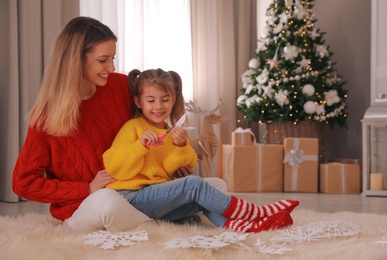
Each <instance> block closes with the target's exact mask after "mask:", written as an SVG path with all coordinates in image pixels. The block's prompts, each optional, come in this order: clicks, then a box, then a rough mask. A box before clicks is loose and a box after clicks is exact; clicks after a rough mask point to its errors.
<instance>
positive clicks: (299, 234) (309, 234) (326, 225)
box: [85, 221, 387, 255]
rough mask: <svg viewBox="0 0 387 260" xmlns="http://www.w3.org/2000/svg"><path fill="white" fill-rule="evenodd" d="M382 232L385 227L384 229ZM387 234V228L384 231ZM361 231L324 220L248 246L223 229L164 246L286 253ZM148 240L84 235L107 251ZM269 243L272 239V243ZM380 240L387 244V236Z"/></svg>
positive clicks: (145, 236) (134, 236)
mask: <svg viewBox="0 0 387 260" xmlns="http://www.w3.org/2000/svg"><path fill="white" fill-rule="evenodd" d="M381 231H383V230H381ZM383 232H384V233H386V232H385V231H383ZM359 233H360V230H359V228H358V226H356V225H354V224H353V223H351V222H346V221H325V222H314V223H310V224H307V225H304V226H294V227H291V228H287V229H283V230H278V231H276V232H275V234H276V235H277V236H276V237H273V238H271V239H270V240H269V241H267V242H266V241H262V240H260V239H259V238H258V239H257V240H256V242H255V243H254V244H253V245H252V246H248V245H246V244H244V243H242V241H244V240H245V239H246V238H247V236H248V235H249V233H236V232H228V231H226V232H223V233H222V234H220V235H218V236H205V235H196V236H192V237H189V238H176V239H172V240H170V241H168V242H165V243H161V244H162V245H164V249H174V248H202V249H219V248H222V247H226V246H234V247H239V248H242V249H244V250H249V251H252V252H255V253H257V254H270V255H283V254H285V253H286V252H288V251H292V250H293V249H292V248H289V247H285V246H284V245H285V244H290V243H309V242H313V241H318V240H321V239H328V238H336V237H350V236H356V235H358V234H359ZM143 241H148V234H147V233H146V232H145V231H139V232H118V233H112V232H109V231H97V232H93V233H90V234H88V235H86V236H85V243H86V244H88V245H94V246H99V248H102V249H104V250H107V249H115V248H116V247H119V246H131V245H134V244H136V243H138V242H143ZM269 242H271V243H270V244H269ZM376 242H377V243H381V244H387V235H386V236H383V237H382V240H380V241H376Z"/></svg>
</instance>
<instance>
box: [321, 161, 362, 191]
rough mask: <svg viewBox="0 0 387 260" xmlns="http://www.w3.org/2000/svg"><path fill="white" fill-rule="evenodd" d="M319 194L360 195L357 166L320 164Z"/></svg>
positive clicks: (358, 169) (358, 167)
mask: <svg viewBox="0 0 387 260" xmlns="http://www.w3.org/2000/svg"><path fill="white" fill-rule="evenodd" d="M320 192H323V193H330V194H358V193H360V166H359V164H344V163H325V164H320Z"/></svg>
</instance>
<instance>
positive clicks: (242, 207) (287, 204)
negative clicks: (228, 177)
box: [222, 196, 300, 221]
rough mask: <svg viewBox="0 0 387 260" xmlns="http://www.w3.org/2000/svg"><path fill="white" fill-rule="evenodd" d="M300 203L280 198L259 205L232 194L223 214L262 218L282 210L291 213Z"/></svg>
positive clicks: (243, 217)
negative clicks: (274, 201) (270, 202)
mask: <svg viewBox="0 0 387 260" xmlns="http://www.w3.org/2000/svg"><path fill="white" fill-rule="evenodd" d="M299 204H300V202H299V201H298V200H279V201H277V202H276V203H272V204H268V205H264V206H257V205H255V204H253V203H249V202H247V201H245V200H242V199H239V198H237V197H235V196H231V202H230V205H229V206H228V208H227V209H226V211H225V212H224V213H223V214H222V216H223V217H225V218H229V219H246V220H250V221H251V220H260V219H262V218H264V217H266V216H270V215H273V214H275V213H278V212H280V211H282V210H286V211H288V212H289V213H291V212H292V211H293V209H294V208H295V207H297V206H298V205H299Z"/></svg>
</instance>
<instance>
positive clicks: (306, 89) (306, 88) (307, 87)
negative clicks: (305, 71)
mask: <svg viewBox="0 0 387 260" xmlns="http://www.w3.org/2000/svg"><path fill="white" fill-rule="evenodd" d="M314 92H315V89H314V86H313V85H311V84H306V85H305V86H303V87H302V93H303V94H305V95H307V96H308V97H311V96H313V95H314Z"/></svg>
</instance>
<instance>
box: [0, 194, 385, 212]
mask: <svg viewBox="0 0 387 260" xmlns="http://www.w3.org/2000/svg"><path fill="white" fill-rule="evenodd" d="M234 195H236V196H237V197H240V198H243V199H246V200H247V201H250V202H254V203H256V204H257V205H262V204H267V203H271V202H275V201H277V200H280V199H285V198H286V199H296V200H299V201H300V206H299V207H298V208H302V209H311V210H314V211H318V212H328V213H332V212H339V211H351V212H358V213H373V214H382V215H387V197H365V196H362V195H357V194H356V195H349V194H348V195H333V194H322V193H234ZM28 212H38V213H46V212H48V204H42V203H37V202H31V201H24V202H19V203H5V202H0V215H7V216H17V215H19V214H26V213H28Z"/></svg>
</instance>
